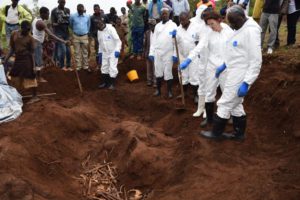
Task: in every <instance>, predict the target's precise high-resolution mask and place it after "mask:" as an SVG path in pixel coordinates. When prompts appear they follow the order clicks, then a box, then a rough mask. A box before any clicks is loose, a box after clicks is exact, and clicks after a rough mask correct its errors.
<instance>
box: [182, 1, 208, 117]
mask: <svg viewBox="0 0 300 200" xmlns="http://www.w3.org/2000/svg"><path fill="white" fill-rule="evenodd" d="M208 12H211V9H210V8H207V6H205V5H201V6H200V7H199V8H198V12H197V13H198V15H197V16H196V17H194V18H192V19H191V22H192V23H195V22H196V23H198V24H199V32H198V34H199V42H198V44H197V46H196V47H195V48H194V49H193V50H192V51H190V52H189V55H188V57H187V59H186V60H184V61H183V62H182V63H181V64H180V66H179V67H180V68H181V70H183V72H184V71H185V69H186V68H187V67H188V66H189V65H190V63H191V62H192V61H193V60H195V59H198V60H199V61H198V83H199V86H198V108H197V111H196V112H195V113H194V114H193V116H194V117H200V116H201V114H202V113H203V118H206V113H205V110H204V106H205V68H206V65H207V57H208V51H207V48H206V47H205V45H204V44H205V38H206V37H207V35H208V34H209V33H210V32H211V28H209V27H208V26H207V25H206V24H205V22H204V20H203V17H204V16H205V14H206V13H208ZM199 57H200V58H199Z"/></svg>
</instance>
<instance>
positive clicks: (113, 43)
mask: <svg viewBox="0 0 300 200" xmlns="http://www.w3.org/2000/svg"><path fill="white" fill-rule="evenodd" d="M97 37H98V42H99V53H98V63H99V65H101V74H102V79H103V83H102V84H101V85H99V86H98V88H100V89H102V88H108V89H111V90H114V89H115V79H116V77H117V75H118V68H117V65H118V59H119V57H120V50H121V47H122V42H121V40H120V38H119V36H118V33H117V31H116V29H115V28H114V27H113V26H112V25H111V24H105V22H103V21H100V22H99V30H98V35H97Z"/></svg>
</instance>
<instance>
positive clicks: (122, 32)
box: [115, 17, 128, 64]
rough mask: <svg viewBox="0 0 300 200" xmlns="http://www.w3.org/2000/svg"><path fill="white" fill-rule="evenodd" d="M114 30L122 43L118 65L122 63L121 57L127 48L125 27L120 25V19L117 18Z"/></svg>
mask: <svg viewBox="0 0 300 200" xmlns="http://www.w3.org/2000/svg"><path fill="white" fill-rule="evenodd" d="M115 29H116V31H117V33H118V35H119V38H120V40H121V42H122V47H121V55H120V56H121V58H120V61H119V64H120V63H122V62H123V56H124V51H125V46H128V44H127V40H126V35H127V29H126V27H125V26H124V25H123V24H122V20H121V18H119V17H118V18H117V21H116V25H115Z"/></svg>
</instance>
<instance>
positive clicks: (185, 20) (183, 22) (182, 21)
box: [179, 15, 190, 28]
mask: <svg viewBox="0 0 300 200" xmlns="http://www.w3.org/2000/svg"><path fill="white" fill-rule="evenodd" d="M179 21H180V24H181V25H182V27H184V28H186V27H188V25H189V24H190V20H189V18H188V16H186V15H181V16H180V18H179Z"/></svg>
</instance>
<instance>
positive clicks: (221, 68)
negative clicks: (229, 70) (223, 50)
mask: <svg viewBox="0 0 300 200" xmlns="http://www.w3.org/2000/svg"><path fill="white" fill-rule="evenodd" d="M226 67H227V66H226V64H225V63H224V64H222V65H221V66H220V67H218V68H217V70H216V78H219V76H220V74H221V73H222V72H223V71H224V70H225V69H226Z"/></svg>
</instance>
